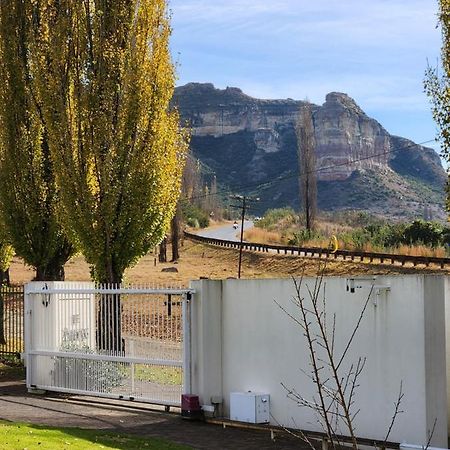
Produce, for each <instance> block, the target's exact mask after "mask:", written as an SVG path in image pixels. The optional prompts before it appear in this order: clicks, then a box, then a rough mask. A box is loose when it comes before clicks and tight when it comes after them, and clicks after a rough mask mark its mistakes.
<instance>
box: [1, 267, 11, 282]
mask: <svg viewBox="0 0 450 450" xmlns="http://www.w3.org/2000/svg"><path fill="white" fill-rule="evenodd" d="M10 284H11V283H10V278H9V268H8V269H6V270H0V286H3V285H5V286H9V285H10Z"/></svg>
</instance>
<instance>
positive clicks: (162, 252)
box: [159, 237, 167, 263]
mask: <svg viewBox="0 0 450 450" xmlns="http://www.w3.org/2000/svg"><path fill="white" fill-rule="evenodd" d="M159 262H160V263H165V262H167V238H166V237H165V238H164V239H163V240H162V242H161V244H159Z"/></svg>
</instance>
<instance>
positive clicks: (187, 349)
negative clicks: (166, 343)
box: [182, 292, 192, 394]
mask: <svg viewBox="0 0 450 450" xmlns="http://www.w3.org/2000/svg"><path fill="white" fill-rule="evenodd" d="M183 297H184V298H183V302H182V320H183V394H191V393H192V371H191V359H192V356H191V301H192V292H188V293H186V294H184V296H183Z"/></svg>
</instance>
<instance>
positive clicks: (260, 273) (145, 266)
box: [10, 240, 450, 286]
mask: <svg viewBox="0 0 450 450" xmlns="http://www.w3.org/2000/svg"><path fill="white" fill-rule="evenodd" d="M169 255H170V249H169V251H168V256H169ZM238 259H239V252H238V250H235V249H224V248H218V247H213V246H208V245H203V244H199V243H196V242H191V241H189V240H185V241H184V245H183V247H182V248H181V258H180V260H179V262H178V263H175V264H174V263H164V264H160V263H159V262H156V263H155V255H153V254H148V255H146V256H145V257H143V258H142V259H141V260H140V261H139V263H138V264H137V265H136V266H135V267H133V268H131V269H129V270H127V272H126V273H125V280H124V281H125V282H127V283H136V284H148V285H159V286H187V285H188V284H189V281H190V280H196V279H199V278H200V277H206V278H211V279H225V278H229V277H237V266H238ZM169 267H173V268H176V269H177V270H178V272H162V269H163V268H169ZM318 267H319V260H317V259H314V258H299V257H298V256H290V255H287V256H285V255H272V254H263V253H257V252H244V255H243V261H242V278H280V277H281V278H289V277H292V276H300V275H301V274H302V273H304V274H305V275H311V276H313V275H315V274H317V271H318ZM326 272H327V274H329V275H336V276H340V275H341V276H346V275H354V276H356V275H380V274H400V273H440V274H450V269H440V268H438V267H437V266H436V267H434V266H433V267H432V266H430V267H428V268H425V267H416V268H414V267H412V266H410V267H408V266H405V267H402V266H401V265H395V266H394V265H388V264H370V263H368V262H367V263H366V262H364V263H360V262H356V261H353V262H352V261H335V260H330V261H328V263H327V267H326ZM10 274H11V281H12V283H14V284H22V283H24V282H27V281H30V280H31V279H32V278H33V270H32V269H30V268H29V267H26V266H25V265H24V264H23V262H22V261H21V260H20V259H18V258H14V261H13V264H12V266H11V269H10ZM89 279H90V276H89V266H88V264H87V263H86V262H85V260H84V258H83V257H82V256H77V257H75V258H72V259H71V260H70V261H69V262H68V263H67V264H66V280H67V281H87V280H89Z"/></svg>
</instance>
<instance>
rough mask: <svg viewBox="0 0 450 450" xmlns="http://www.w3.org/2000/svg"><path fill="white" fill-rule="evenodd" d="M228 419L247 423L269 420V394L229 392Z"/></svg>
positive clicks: (266, 421)
mask: <svg viewBox="0 0 450 450" xmlns="http://www.w3.org/2000/svg"><path fill="white" fill-rule="evenodd" d="M230 419H231V420H237V421H239V422H248V423H268V422H269V421H270V395H269V394H263V393H261V392H251V391H250V392H231V393H230Z"/></svg>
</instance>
